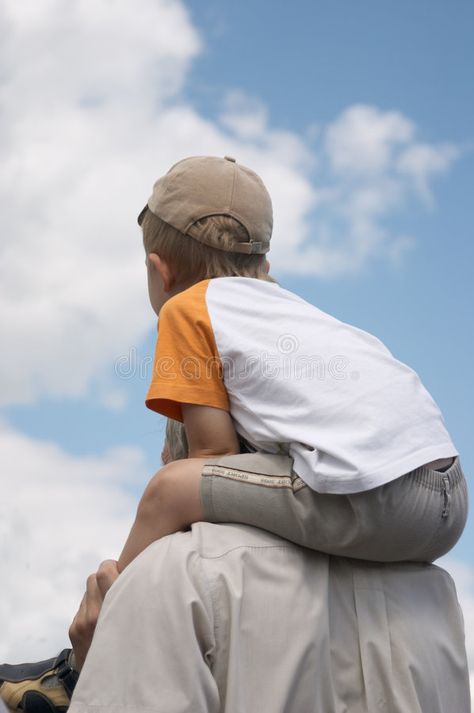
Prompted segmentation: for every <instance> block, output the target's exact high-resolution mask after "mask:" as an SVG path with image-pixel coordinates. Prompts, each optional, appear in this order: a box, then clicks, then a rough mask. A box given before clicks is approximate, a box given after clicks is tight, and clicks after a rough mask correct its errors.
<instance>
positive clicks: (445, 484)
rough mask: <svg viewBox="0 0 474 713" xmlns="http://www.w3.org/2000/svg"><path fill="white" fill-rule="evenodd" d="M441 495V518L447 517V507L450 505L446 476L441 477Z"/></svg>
mask: <svg viewBox="0 0 474 713" xmlns="http://www.w3.org/2000/svg"><path fill="white" fill-rule="evenodd" d="M443 494H444V508H443V512H442V513H441V517H448V515H449V506H450V504H451V487H450V483H449V478H448V476H447V475H444V476H443Z"/></svg>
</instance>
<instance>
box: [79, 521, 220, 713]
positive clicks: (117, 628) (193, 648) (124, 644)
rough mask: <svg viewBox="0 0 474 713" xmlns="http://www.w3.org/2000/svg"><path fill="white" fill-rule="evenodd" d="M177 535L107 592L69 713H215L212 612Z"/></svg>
mask: <svg viewBox="0 0 474 713" xmlns="http://www.w3.org/2000/svg"><path fill="white" fill-rule="evenodd" d="M183 536H185V533H183ZM181 537H182V536H180V535H179V534H175V535H172V536H171V537H169V538H166V540H160V541H159V542H156V543H154V544H153V545H151V546H150V547H149V548H148V549H147V550H146V551H145V552H143V553H142V554H141V555H140V556H139V557H137V558H136V560H134V561H133V562H132V563H131V564H130V565H129V566H128V567H127V568H126V569H125V571H124V572H123V573H122V574H121V575H120V577H119V578H118V579H117V581H116V582H115V583H114V585H113V586H112V588H111V589H110V590H109V591H108V593H107V595H106V596H105V599H104V603H103V607H102V610H101V614H100V617H99V621H98V624H97V627H96V630H95V634H94V638H93V640H92V645H91V647H90V650H89V653H88V655H87V658H86V660H85V663H84V666H83V668H82V671H81V675H80V678H79V681H78V684H77V686H76V690H75V692H74V696H73V699H72V702H71V706H70V708H69V713H86V712H87V713H98V712H99V711H100V713H106V712H108V711H110V712H111V713H112V711H113V712H114V713H130V712H131V711H133V713H150V712H151V711H153V713H156V712H158V711H163V713H185V712H189V711H193V713H218V711H219V710H220V701H219V694H218V691H217V686H216V683H215V681H214V678H213V677H212V674H211V671H210V668H209V661H210V659H211V658H212V653H213V649H214V647H215V642H214V623H213V616H212V606H211V602H210V599H209V598H208V596H209V595H208V593H207V591H206V582H205V581H204V580H203V579H202V575H201V573H200V570H199V562H198V561H197V560H196V559H195V558H194V557H193V555H192V554H190V555H189V556H187V557H186V556H183V553H182V549H181V547H180V543H181ZM93 589H94V588H93V587H92V588H91V591H92V590H93ZM91 606H92V610H93V608H94V602H93V601H91Z"/></svg>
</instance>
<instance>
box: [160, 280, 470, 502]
mask: <svg viewBox="0 0 474 713" xmlns="http://www.w3.org/2000/svg"><path fill="white" fill-rule="evenodd" d="M146 403H147V406H149V407H150V408H152V409H154V410H156V411H158V412H159V413H162V414H164V415H166V416H169V417H171V418H175V419H177V420H180V421H182V415H181V407H180V404H181V403H197V404H204V405H209V406H215V407H218V408H223V409H226V410H227V411H230V413H231V415H232V418H233V420H234V424H235V428H236V431H237V432H238V433H239V434H240V435H241V436H243V437H244V438H245V439H246V440H247V441H248V442H249V443H250V444H251V445H252V446H253V447H254V448H255V449H256V450H261V451H266V452H269V453H278V452H282V453H287V454H289V455H290V456H291V457H292V458H293V460H294V470H295V472H296V473H297V474H298V475H299V477H300V478H301V479H302V480H303V481H305V482H306V483H307V484H308V485H309V486H310V487H311V488H313V489H314V490H316V491H319V492H325V493H355V492H360V491H364V490H369V489H371V488H374V487H376V486H379V485H382V484H384V483H387V482H390V481H391V480H394V479H395V478H398V477H400V476H401V475H404V474H405V473H408V472H409V471H411V470H413V469H414V468H417V467H418V466H421V465H423V464H425V463H428V462H430V461H432V460H436V459H438V458H448V457H453V456H456V455H458V452H457V450H456V448H455V446H454V444H453V442H452V441H451V438H450V436H449V434H448V432H447V430H446V428H445V425H444V422H443V417H442V415H441V412H440V410H439V408H438V406H437V405H436V403H435V402H434V400H433V399H432V397H431V396H430V394H429V393H428V392H427V390H426V389H425V387H424V386H423V384H422V383H421V381H420V379H419V377H418V375H417V374H416V373H415V372H414V371H413V370H412V369H410V367H408V366H407V365H406V364H404V363H402V362H400V361H398V360H397V359H395V357H394V356H392V354H391V353H390V351H389V350H388V349H387V348H386V347H385V346H384V344H382V342H381V341H380V340H379V339H377V338H376V337H374V336H373V335H371V334H369V333H367V332H365V331H363V330H361V329H358V328H357V327H353V326H352V325H350V324H346V323H344V322H341V321H340V320H338V319H335V318H334V317H332V316H331V315H329V314H326V313H325V312H323V311H321V310H320V309H318V308H317V307H315V306H314V305H312V304H310V303H309V302H306V301H305V300H304V299H302V298H301V297H299V296H298V295H296V294H294V293H292V292H290V291H289V290H286V289H284V288H282V287H281V286H280V285H278V284H277V283H272V282H267V281H265V280H258V279H254V278H248V277H220V278H214V279H209V280H203V281H201V282H198V283H197V284H195V285H193V286H192V287H190V288H189V289H187V290H185V291H183V292H181V293H179V294H177V295H175V296H173V297H172V298H171V299H169V300H168V302H166V303H165V305H164V306H163V308H162V310H161V312H160V317H159V324H158V340H157V345H156V352H155V362H154V370H153V378H152V382H151V385H150V389H149V391H148V394H147V399H146Z"/></svg>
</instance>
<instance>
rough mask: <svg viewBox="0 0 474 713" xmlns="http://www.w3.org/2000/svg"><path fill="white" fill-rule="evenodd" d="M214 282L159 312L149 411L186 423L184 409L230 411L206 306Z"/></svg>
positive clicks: (194, 289)
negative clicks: (183, 406)
mask: <svg viewBox="0 0 474 713" xmlns="http://www.w3.org/2000/svg"><path fill="white" fill-rule="evenodd" d="M208 283H209V280H202V281H201V282H198V283H197V284H196V285H193V286H192V287H190V288H189V289H187V290H184V291H183V292H180V293H178V294H177V295H174V296H173V297H171V299H169V300H168V302H165V304H164V305H163V307H162V308H161V310H160V316H159V320H158V340H157V342H156V349H155V357H154V363H153V375H152V379H151V384H150V388H149V389H148V393H147V396H146V400H145V403H146V405H147V406H148V408H150V409H152V410H153V411H156V412H157V413H161V414H163V416H167V417H169V418H173V419H175V420H176V421H181V422H182V421H183V417H182V413H181V405H180V404H182V403H190V404H200V405H202V406H214V407H216V408H221V409H224V410H225V411H230V406H229V398H228V395H227V391H226V389H225V386H224V381H223V376H222V363H221V359H220V356H219V353H218V351H217V346H216V342H215V337H214V332H213V330H212V325H211V321H210V318H209V313H208V311H207V305H206V289H207V286H208Z"/></svg>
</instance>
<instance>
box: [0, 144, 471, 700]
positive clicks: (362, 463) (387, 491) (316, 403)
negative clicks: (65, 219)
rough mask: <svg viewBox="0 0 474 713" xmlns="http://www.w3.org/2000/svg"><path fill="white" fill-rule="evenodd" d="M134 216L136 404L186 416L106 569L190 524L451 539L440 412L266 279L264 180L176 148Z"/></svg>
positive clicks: (456, 479)
mask: <svg viewBox="0 0 474 713" xmlns="http://www.w3.org/2000/svg"><path fill="white" fill-rule="evenodd" d="M138 220H139V224H140V225H141V226H142V228H143V239H144V245H145V250H146V254H147V257H146V264H147V271H148V287H149V296H150V301H151V304H152V306H153V308H154V310H155V312H156V313H157V315H159V335H158V340H157V345H156V352H155V361H154V369H153V377H152V382H151V385H150V388H149V391H148V394H147V398H146V404H147V406H148V407H149V408H151V409H153V410H155V411H157V412H158V413H161V414H163V415H165V416H167V417H168V418H170V419H174V420H175V421H179V422H182V423H183V424H184V430H185V435H186V441H187V448H188V457H187V458H185V459H183V460H177V461H176V460H175V461H173V462H169V463H167V464H166V465H165V466H164V467H163V468H162V469H161V470H160V471H159V472H158V473H157V475H156V476H154V478H153V479H152V480H151V481H150V483H149V484H148V486H147V488H146V490H145V493H144V495H143V497H142V499H141V501H140V504H139V506H138V511H137V517H136V520H135V523H134V525H133V527H132V530H131V532H130V535H129V538H128V539H127V542H126V544H125V547H124V549H123V551H122V554H121V555H120V557H119V560H118V562H117V576H118V573H120V572H121V571H122V570H123V569H124V567H126V566H127V564H128V563H129V562H130V561H131V560H132V559H134V557H136V555H137V554H139V553H140V552H141V551H143V550H144V549H145V548H146V547H147V545H148V544H150V543H151V542H153V541H154V540H156V539H158V538H160V537H162V536H164V535H167V534H171V533H172V532H175V531H177V530H180V529H184V528H186V527H188V526H189V525H190V524H192V523H193V522H197V521H200V520H209V521H213V522H241V523H246V524H250V525H255V526H257V527H261V528H264V529H268V530H270V531H272V532H275V533H276V534H279V535H281V536H283V537H286V538H288V539H290V540H293V541H294V542H297V543H298V544H301V545H304V546H307V547H311V548H313V549H317V550H320V551H322V552H326V553H328V554H333V555H341V556H346V557H356V558H362V559H368V560H374V561H385V562H395V561H404V560H417V561H433V560H434V559H436V558H437V557H439V556H441V555H442V554H445V553H446V552H447V551H448V550H449V549H451V547H453V545H454V544H455V543H456V541H457V540H458V538H459V536H460V534H461V532H462V530H463V528H464V524H465V520H466V515H467V492H466V483H465V479H464V475H463V472H462V468H461V464H460V460H459V457H458V453H457V451H456V449H455V447H454V445H453V443H452V441H451V439H450V437H449V435H448V433H447V431H446V429H445V427H444V423H443V419H442V416H441V413H440V411H439V409H438V407H437V406H436V404H435V403H434V401H433V399H432V398H431V396H430V395H429V394H428V392H427V391H426V390H425V389H424V387H423V385H422V384H421V382H420V380H419V379H418V377H417V375H416V374H415V373H414V372H413V371H412V370H411V369H409V367H407V366H406V365H404V364H402V363H401V362H399V361H397V360H396V359H395V358H394V357H393V356H392V355H391V354H390V352H389V351H388V350H387V349H386V347H385V346H384V345H383V344H382V343H381V342H380V341H379V340H377V339H376V338H375V337H373V336H372V335H369V334H367V333H366V332H363V331H362V330H359V329H357V328H355V327H352V326H350V325H348V324H344V323H341V322H339V321H338V320H337V319H335V318H333V317H331V316H330V315H328V314H325V313H323V312H321V311H320V310H318V309H317V308H316V307H314V306H313V305H311V304H309V303H307V302H305V301H304V300H303V299H301V298H300V297H298V296H297V295H295V294H293V293H291V292H289V291H287V290H284V289H283V288H281V287H280V285H279V284H278V283H277V282H276V281H275V280H273V278H271V277H270V276H269V275H268V269H269V265H268V262H267V261H266V259H265V255H266V253H267V252H268V250H269V242H270V237H271V232H272V207H271V201H270V197H269V195H268V193H267V191H266V189H265V186H264V185H263V183H262V181H261V179H260V178H259V177H258V176H257V175H256V174H255V173H254V172H253V171H250V170H249V169H247V168H245V167H244V166H241V165H239V164H237V163H236V161H235V159H233V158H231V157H225V158H224V159H220V158H215V157H192V158H188V159H184V160H183V161H180V162H179V163H177V164H175V165H174V166H173V167H172V168H171V169H170V171H169V172H168V173H167V174H166V175H165V176H164V177H162V178H161V179H159V180H158V181H157V182H156V183H155V186H154V189H153V194H152V196H151V197H150V199H149V201H148V203H147V205H146V206H145V208H144V209H143V211H142V212H141V213H140V216H139V219H138ZM243 449H245V450H247V451H250V452H247V453H242V452H241V451H242V450H243ZM252 451H253V452H252ZM80 663H81V662H79V667H80ZM13 668H15V667H13ZM9 673H10V674H12V671H11V670H10V671H9ZM14 673H15V672H14V671H13V674H14ZM13 674H12V675H13ZM2 676H3V677H4V678H5V679H6V678H7V675H6V672H5V671H4V672H3V673H2V669H1V667H0V679H1V678H2ZM0 694H2V691H1V689H0ZM24 710H27V709H25V708H24ZM51 710H57V708H52V709H51ZM27 713H30V710H27ZM31 713H36V711H35V710H34V708H31Z"/></svg>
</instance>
